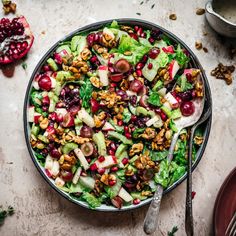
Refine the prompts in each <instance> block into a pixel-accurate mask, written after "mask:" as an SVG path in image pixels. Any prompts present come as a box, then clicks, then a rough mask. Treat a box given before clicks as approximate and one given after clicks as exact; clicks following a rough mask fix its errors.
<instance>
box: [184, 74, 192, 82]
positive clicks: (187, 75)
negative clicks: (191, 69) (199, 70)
mask: <svg viewBox="0 0 236 236" xmlns="http://www.w3.org/2000/svg"><path fill="white" fill-rule="evenodd" d="M185 76H186V78H187V80H188V81H189V82H191V81H192V75H191V74H190V73H187V74H186V75H185Z"/></svg>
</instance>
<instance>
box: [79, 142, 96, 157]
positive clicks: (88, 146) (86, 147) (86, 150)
mask: <svg viewBox="0 0 236 236" xmlns="http://www.w3.org/2000/svg"><path fill="white" fill-rule="evenodd" d="M81 151H82V153H83V154H84V156H86V157H89V156H91V155H92V154H93V151H94V147H93V144H92V143H90V142H87V143H83V144H82V145H81Z"/></svg>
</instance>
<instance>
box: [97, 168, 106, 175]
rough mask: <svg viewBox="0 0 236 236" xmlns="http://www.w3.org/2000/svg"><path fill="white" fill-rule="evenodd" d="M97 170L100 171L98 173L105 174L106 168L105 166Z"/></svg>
mask: <svg viewBox="0 0 236 236" xmlns="http://www.w3.org/2000/svg"><path fill="white" fill-rule="evenodd" d="M97 171H98V174H100V175H103V174H104V173H105V171H106V170H105V168H99V169H98V170H97Z"/></svg>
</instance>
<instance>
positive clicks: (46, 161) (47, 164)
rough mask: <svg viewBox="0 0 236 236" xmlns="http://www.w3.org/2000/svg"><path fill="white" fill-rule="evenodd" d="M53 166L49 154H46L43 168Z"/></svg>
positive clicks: (48, 168) (49, 168)
mask: <svg viewBox="0 0 236 236" xmlns="http://www.w3.org/2000/svg"><path fill="white" fill-rule="evenodd" d="M52 166H53V159H52V157H51V156H50V155H47V157H46V159H45V165H44V168H45V169H47V170H51V169H52Z"/></svg>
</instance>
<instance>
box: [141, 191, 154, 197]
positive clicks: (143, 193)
mask: <svg viewBox="0 0 236 236" xmlns="http://www.w3.org/2000/svg"><path fill="white" fill-rule="evenodd" d="M141 195H142V196H146V197H150V196H152V195H153V194H152V192H151V191H142V192H141Z"/></svg>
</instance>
